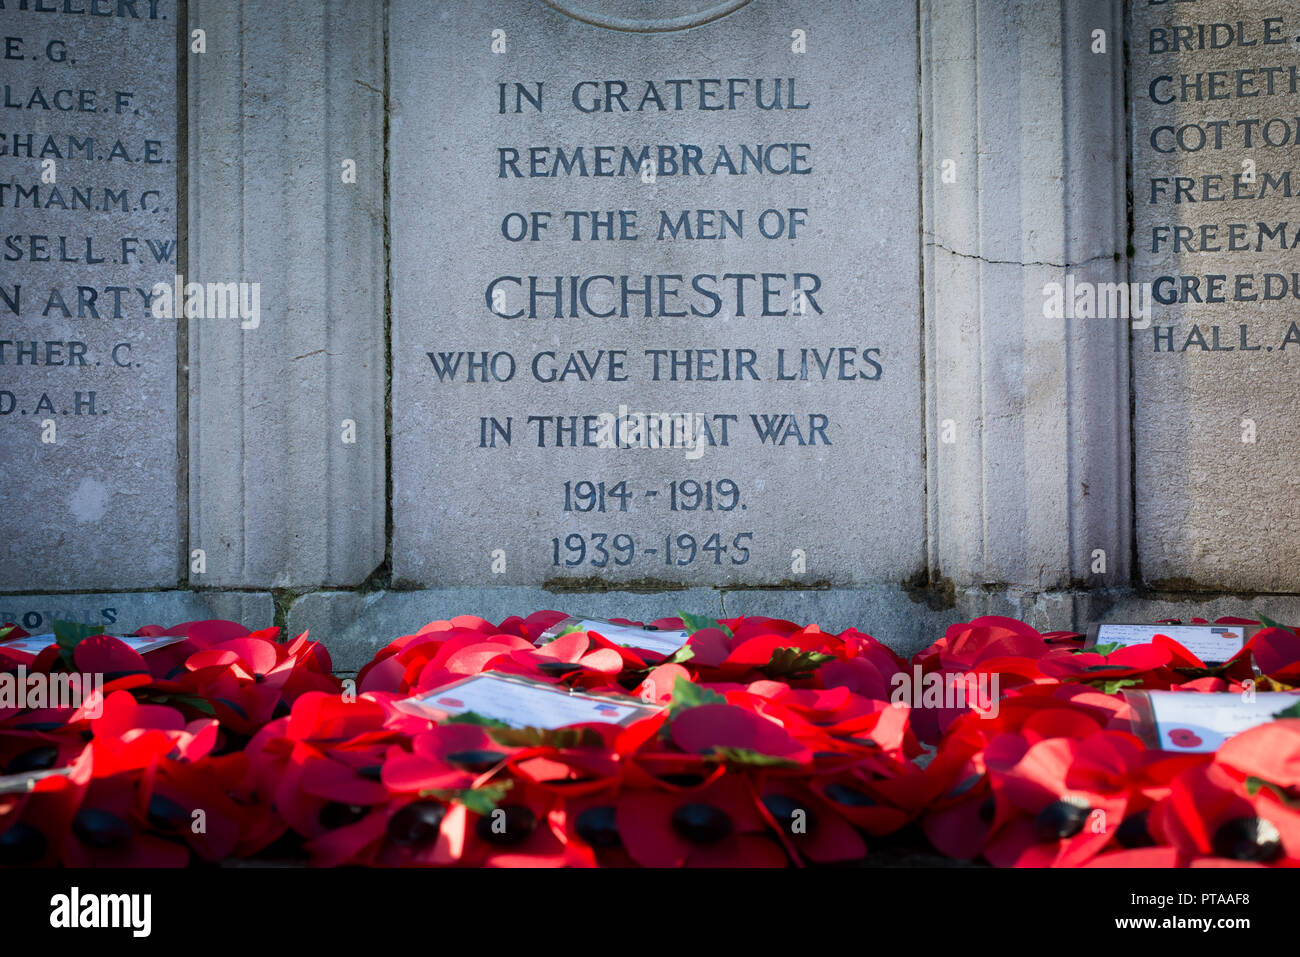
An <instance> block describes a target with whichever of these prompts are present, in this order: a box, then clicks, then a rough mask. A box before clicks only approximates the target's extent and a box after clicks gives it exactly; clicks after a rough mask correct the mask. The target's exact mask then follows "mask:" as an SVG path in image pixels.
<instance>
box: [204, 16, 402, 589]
mask: <svg viewBox="0 0 1300 957" xmlns="http://www.w3.org/2000/svg"><path fill="white" fill-rule="evenodd" d="M384 14H385V6H384V5H382V4H378V3H363V4H355V3H345V2H341V0H335V2H320V0H289V2H283V3H275V4H266V3H256V2H251V0H243V2H230V0H191V2H190V4H189V27H190V31H191V36H193V31H195V30H202V31H204V39H205V42H206V51H205V52H203V53H194V52H191V53H190V54H189V155H190V160H191V161H190V166H189V184H188V185H189V233H188V236H189V255H188V268H189V272H190V275H189V276H187V277H186V278H187V280H196V281H199V282H221V283H228V282H247V283H259V284H260V307H261V308H260V321H258V322H257V324H256V326H255V327H251V324H250V323H249V322H247V321H241V320H231V319H221V318H203V319H191V321H190V323H189V356H190V368H189V385H190V388H189V403H190V407H189V423H190V433H189V455H190V461H189V474H190V525H189V534H190V542H189V546H190V549H191V550H195V549H202V550H203V553H204V558H205V561H206V569H205V570H204V571H203V572H202V573H198V572H196V571H195V570H194V568H193V566H192V567H191V575H190V581H191V583H193V584H195V585H208V586H213V585H216V586H223V587H301V586H311V585H341V586H347V585H356V584H359V583H360V582H362V581H363V580H365V579H366V577H367V576H368V575H370V573H371V572H372V571H374V570H375V568H376V567H377V566H378V565H379V564H380V563H381V562H382V561H383V558H384V550H385V543H384V523H385V489H386V477H385V437H384V431H385V416H384V404H385V403H384V390H385V351H386V350H385V309H384V285H385V271H386V270H385V255H384V237H385V233H386V230H385V217H384V118H385V109H384ZM347 161H352V162H354V163H355V181H354V182H347V181H345V179H344V176H345V174H346V173H347V170H345V168H344V164H345V163H346V162H347ZM244 326H250V327H249V328H244Z"/></svg>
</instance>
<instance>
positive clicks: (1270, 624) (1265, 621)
mask: <svg viewBox="0 0 1300 957" xmlns="http://www.w3.org/2000/svg"><path fill="white" fill-rule="evenodd" d="M1255 617H1256V618H1258V619H1259V623H1260V624H1261V625H1263V626H1264V627H1265V628H1281V629H1282V630H1283V631H1289V632H1291V633H1292V634H1295V633H1296V630H1295V629H1294V628H1292V627H1291V626H1290V625H1283V624H1281V623H1280V622H1276V621H1274V620H1273V619H1272V618H1269V617H1268V616H1267V615H1261V614H1260V613H1259V612H1255Z"/></svg>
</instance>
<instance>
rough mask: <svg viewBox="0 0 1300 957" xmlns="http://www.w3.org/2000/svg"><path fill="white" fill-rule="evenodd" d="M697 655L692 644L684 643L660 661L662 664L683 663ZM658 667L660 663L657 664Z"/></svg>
mask: <svg viewBox="0 0 1300 957" xmlns="http://www.w3.org/2000/svg"><path fill="white" fill-rule="evenodd" d="M694 657H695V649H694V648H692V647H691V646H690V645H682V646H681V647H680V648H678V649H677V650H676V651H674V652H673V653H672V654H671V655H669V656H668V657H667V658H665V659H664V660H663V661H661V662H659V664H661V665H681V664H685V663H686V662H688V661H690V660H691V659H692V658H694ZM656 667H658V665H656Z"/></svg>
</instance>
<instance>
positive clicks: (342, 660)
mask: <svg viewBox="0 0 1300 957" xmlns="http://www.w3.org/2000/svg"><path fill="white" fill-rule="evenodd" d="M914 594H915V593H909V592H908V591H907V590H906V589H904V588H903V587H902V586H900V585H871V586H864V587H860V588H830V589H806V590H798V589H762V588H744V589H713V588H689V589H684V590H681V591H669V592H653V593H639V592H629V591H605V592H553V591H547V590H545V589H542V588H530V587H526V586H499V587H496V588H468V587H466V588H431V589H420V590H414V591H377V592H355V591H315V592H308V593H307V594H305V595H302V596H300V597H299V598H298V599H297V600H295V601H294V603H293V605H292V607H291V608H290V609H289V611H288V615H287V619H286V622H285V625H286V627H285V630H284V635H283V637H285V638H292V637H294V636H296V635H299V634H301V633H302V632H304V631H310V632H311V635H312V637H313V638H315V639H317V640H319V641H321V642H322V643H323V644H324V645H325V647H326V648H328V649H329V652H330V655H331V657H332V658H333V660H334V667H335V670H336V671H338V672H340V673H354V672H356V671H357V670H358V669H359V668H361V667H362V666H363V665H364V664H365V663H366V662H367V661H369V660H370V658H371V657H372V656H373V655H374V654H375V652H377V651H378V650H379V649H380V648H383V647H384V646H385V645H387V644H388V643H389V642H390V641H392V640H393V639H394V638H398V637H400V636H402V635H408V634H411V633H412V632H415V631H417V630H418V629H419V628H420V627H421V626H423V625H425V624H427V623H428V622H430V621H437V620H439V619H445V618H452V617H455V616H456V615H478V616H480V617H482V618H486V619H488V620H490V621H497V622H499V621H501V620H502V619H505V618H507V617H509V616H510V615H527V614H530V613H531V612H534V611H538V610H541V609H546V608H552V609H556V610H559V611H566V612H570V613H580V614H584V615H591V616H594V617H597V618H635V619H639V620H643V621H644V620H649V619H654V618H661V617H669V616H672V615H675V614H677V612H678V611H679V610H682V611H691V612H694V613H696V614H706V615H710V616H713V617H715V618H726V617H735V616H738V615H764V616H769V617H773V618H785V619H788V620H790V621H797V622H799V623H801V624H803V623H809V622H816V623H817V624H818V625H820V626H821V627H822V628H823V629H825V630H827V631H842V630H844V629H846V628H857V629H859V630H861V631H864V632H866V633H867V634H870V635H872V636H874V637H875V638H878V639H879V640H881V641H882V642H884V643H885V644H887V645H889V646H890V647H891V648H893V649H894V650H895V651H896V652H898V653H899V654H900V655H905V656H906V655H911V654H914V653H915V652H917V651H920V650H921V649H922V648H925V647H926V646H927V645H929V644H930V643H931V642H933V641H935V640H936V639H937V638H940V637H942V635H943V633H944V630H945V629H946V628H947V627H948V626H949V625H952V624H956V623H958V622H962V621H969V620H970V619H972V618H977V617H979V616H981V615H1005V616H1008V617H1011V618H1018V619H1020V620H1021V621H1024V622H1026V623H1027V624H1029V625H1030V626H1031V627H1033V628H1037V629H1038V630H1039V631H1064V630H1071V629H1074V630H1080V631H1081V630H1083V629H1084V628H1086V627H1087V625H1088V624H1089V623H1090V622H1092V621H1096V620H1098V619H1105V620H1109V621H1157V620H1159V619H1162V618H1183V619H1187V618H1207V619H1211V620H1213V619H1214V618H1218V617H1221V616H1226V615H1239V616H1242V617H1254V616H1255V615H1256V614H1259V613H1262V614H1264V615H1267V616H1269V617H1270V618H1273V619H1275V620H1277V621H1284V622H1295V621H1300V595H1263V596H1241V597H1238V596H1232V595H1204V596H1197V595H1167V594H1147V593H1138V592H1135V591H1132V590H1130V589H1111V590H1107V591H1054V592H1030V591H1025V590H1019V589H1013V588H1005V587H1003V588H997V589H994V588H988V589H985V588H972V589H961V590H958V591H957V592H956V593H955V594H954V595H953V596H952V597H951V599H950V601H947V602H944V603H943V605H942V606H940V605H939V603H937V602H933V603H929V604H927V602H926V601H925V600H922V599H921V598H919V597H913V595H914ZM275 611H276V609H275V600H274V597H273V596H272V595H271V593H270V592H264V591H259V592H242V591H183V590H174V591H142V592H81V593H68V594H57V593H56V594H30V595H0V621H16V622H17V623H18V624H19V625H22V626H23V627H24V628H25V629H26V630H28V631H46V630H49V628H50V622H51V620H52V619H53V618H55V617H58V618H63V619H67V620H73V621H80V622H84V623H86V624H90V625H103V626H104V627H105V629H106V630H107V631H108V632H109V633H112V632H115V631H116V632H120V633H129V632H132V631H135V630H136V629H137V628H140V627H141V626H143V625H163V626H168V625H174V624H177V623H178V622H182V621H194V620H199V619H205V618H224V619H228V620H230V621H238V622H240V623H241V624H243V625H245V626H246V627H248V628H251V629H257V628H265V627H268V626H269V625H271V624H273V623H274V621H275ZM32 615H39V616H40V618H39V619H35V618H32V617H31V616H32Z"/></svg>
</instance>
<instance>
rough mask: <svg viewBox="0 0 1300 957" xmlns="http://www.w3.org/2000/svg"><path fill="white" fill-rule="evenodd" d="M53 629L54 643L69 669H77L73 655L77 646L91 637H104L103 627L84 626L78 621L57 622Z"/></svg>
mask: <svg viewBox="0 0 1300 957" xmlns="http://www.w3.org/2000/svg"><path fill="white" fill-rule="evenodd" d="M51 627H52V628H53V629H54V643H55V644H57V645H58V646H59V657H60V658H62V659H63V663H64V664H65V665H67V666H68V667H69V668H74V667H76V665H75V663H74V662H73V660H72V653H73V652H74V651H75V650H76V648H77V645H79V644H81V643H82V642H83V641H85V640H86V639H87V638H89V637H90V636H91V635H102V634H103V633H104V626H103V625H94V626H91V625H83V624H81V623H80V622H76V621H56V622H54V624H53V625H51Z"/></svg>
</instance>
